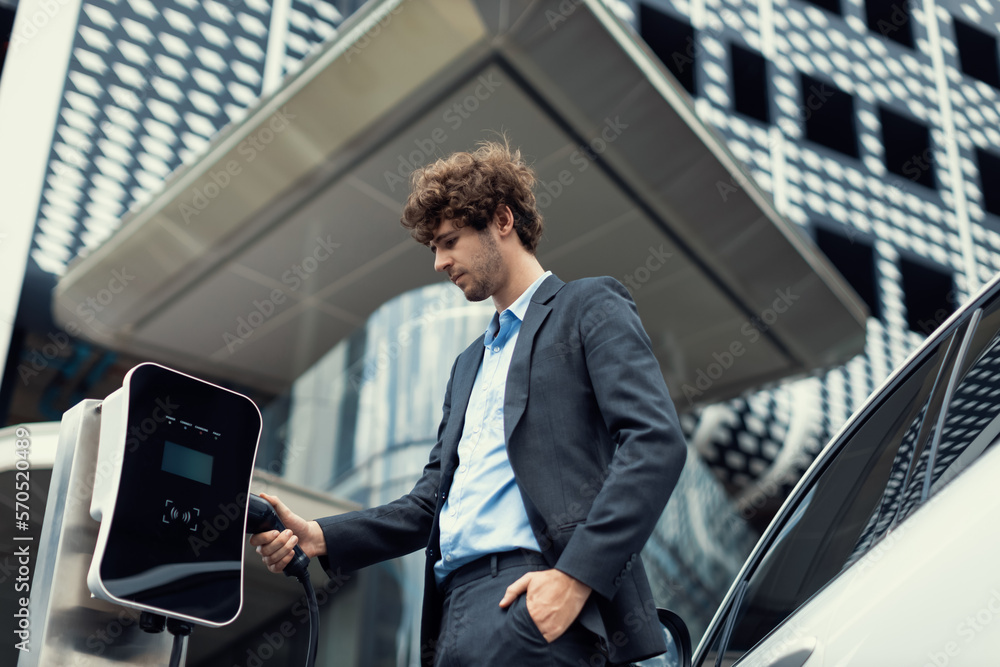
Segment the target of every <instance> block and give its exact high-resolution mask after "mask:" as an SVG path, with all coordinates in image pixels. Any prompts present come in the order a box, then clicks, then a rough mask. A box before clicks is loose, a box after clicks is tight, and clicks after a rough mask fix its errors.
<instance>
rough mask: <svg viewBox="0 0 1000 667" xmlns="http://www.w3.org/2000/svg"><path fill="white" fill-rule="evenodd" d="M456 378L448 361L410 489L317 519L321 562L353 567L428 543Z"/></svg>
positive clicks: (347, 569) (333, 567)
mask: <svg viewBox="0 0 1000 667" xmlns="http://www.w3.org/2000/svg"><path fill="white" fill-rule="evenodd" d="M457 363H458V362H457V360H456V362H455V364H456V365H457ZM454 379H455V365H452V368H451V377H450V378H449V379H448V388H447V390H446V391H445V397H444V411H443V412H444V414H443V416H442V418H441V424H440V426H438V434H437V443H436V444H435V445H434V448H433V449H431V453H430V459H429V460H428V462H427V465H425V466H424V470H423V473H422V474H421V476H420V479H419V480H417V483H416V485H415V486H414V487H413V489H412V490H411V491H410V492H409V493H408V494H406V495H405V496H403V497H402V498H399V499H398V500H394V501H393V502H391V503H388V504H386V505H381V506H379V507H372V508H370V509H364V510H359V511H355V512H346V513H344V514H337V515H335V516H329V517H324V518H322V519H317V522H318V523H319V525H320V528H322V529H323V536H324V538H325V539H326V556H323V557H321V558H320V563H321V564H322V566H323V568H324V569H325V570H326V571H327V572H335V571H337V570H338V569H339V570H341V571H344V572H353V571H354V570H359V569H361V568H363V567H367V566H369V565H373V564H375V563H379V562H381V561H384V560H389V559H391V558H397V557H399V556H405V555H406V554H408V553H411V552H413V551H416V550H417V549H421V548H424V547H426V546H427V542H428V540H429V537H430V533H431V527H432V525H433V522H434V513H435V511H436V507H437V494H438V486H439V483H440V479H441V437H442V434H443V433H444V429H445V426H446V425H447V423H448V416H449V414H450V413H451V386H452V382H453V381H454Z"/></svg>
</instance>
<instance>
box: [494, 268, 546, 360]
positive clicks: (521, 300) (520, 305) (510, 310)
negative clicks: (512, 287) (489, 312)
mask: <svg viewBox="0 0 1000 667" xmlns="http://www.w3.org/2000/svg"><path fill="white" fill-rule="evenodd" d="M551 275H552V272H551V271H546V272H545V273H543V274H542V275H540V276H539V277H538V279H537V280H535V282H533V283H531V285H529V286H528V289H526V290H524V292H523V293H522V294H521V296H519V297H517V299H515V300H514V303H512V304H510V306H508V307H507V309H506V310H504V311H503V312H502V313H493V319H492V320H490V325H489V326H488V327H486V337H485V338H484V339H483V345H485V346H486V347H489V346H490V345H493V343H494V341H495V339H496V337H497V335H498V334H499V333H500V323H501V321H506V320H507V319H508V318H510V317H512V316H513V317H516V318H517V321H518V322H523V321H524V315H525V313H527V312H528V305H529V304H530V303H531V297H533V296H534V295H535V292H537V291H538V288H539V287H540V286H541V284H542V282H543V281H544V280H545V279H546V278H548V277H549V276H551Z"/></svg>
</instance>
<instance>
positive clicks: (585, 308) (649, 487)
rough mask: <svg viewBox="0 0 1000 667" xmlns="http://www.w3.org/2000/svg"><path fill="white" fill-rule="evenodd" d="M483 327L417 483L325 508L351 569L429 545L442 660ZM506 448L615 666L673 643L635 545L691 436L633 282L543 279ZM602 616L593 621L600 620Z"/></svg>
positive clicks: (548, 542) (451, 386)
mask: <svg viewBox="0 0 1000 667" xmlns="http://www.w3.org/2000/svg"><path fill="white" fill-rule="evenodd" d="M482 355H483V338H482V337H480V338H479V339H477V340H476V341H475V342H474V343H472V345H470V346H469V347H468V349H466V350H465V352H463V353H462V354H461V355H460V356H459V357H458V359H457V360H456V361H455V365H454V366H453V367H452V371H451V378H450V380H449V381H448V389H447V392H446V394H445V399H444V417H443V418H442V420H441V425H440V427H439V428H438V439H437V444H436V445H435V446H434V448H433V449H432V450H431V454H430V460H429V462H428V463H427V466H426V467H425V468H424V471H423V475H422V476H421V478H420V480H419V481H418V482H417V484H416V486H414V488H413V490H412V491H411V492H410V493H409V494H407V495H406V496H403V497H402V498H400V499H399V500H396V501H394V502H392V503H389V504H387V505H383V506H381V507H375V508H371V509H367V510H362V511H359V512H350V513H347V514H342V515H338V516H334V517H328V518H325V519H320V520H319V523H320V526H321V527H322V528H323V531H324V535H325V536H326V540H327V549H328V556H327V559H326V560H327V561H328V562H324V566H331V565H332V568H333V569H334V570H336V569H338V568H339V569H341V570H342V571H353V570H356V569H359V568H362V567H365V566H367V565H371V564H373V563H377V562H379V561H382V560H386V559H389V558H394V557H397V556H402V555H405V554H407V553H410V552H412V551H416V550H417V549H421V548H422V549H425V550H426V554H427V567H426V578H425V582H424V607H423V622H422V633H421V634H422V644H421V646H422V648H423V650H422V653H423V654H424V662H425V663H427V664H430V663H431V662H432V661H433V654H434V650H433V648H434V645H435V642H436V639H437V634H438V630H439V626H440V613H441V600H440V596H439V593H438V590H437V585H436V583H435V580H434V573H433V567H434V563H435V562H436V561H437V560H438V559H439V557H440V547H439V537H440V534H439V530H438V521H437V517H438V513H439V512H440V511H441V507H442V505H443V504H444V499H445V497H446V495H447V493H448V490H449V489H450V488H451V482H452V479H453V476H454V472H455V468H456V467H457V465H458V442H459V440H460V439H461V436H462V429H463V425H464V419H465V410H466V406H467V405H468V401H469V396H470V394H471V392H472V385H473V382H474V381H475V378H476V372H477V370H478V368H479V365H480V362H481V360H482ZM504 432H505V434H506V436H507V453H508V456H509V458H510V464H511V467H512V468H513V470H514V477H515V479H516V481H517V485H518V488H519V489H520V491H521V497H522V498H523V500H524V505H525V508H526V509H527V512H528V519H529V521H530V522H531V527H532V530H533V531H534V533H535V536H536V537H537V539H538V543H539V545H540V546H541V548H542V553H543V554H544V556H545V559H546V561H547V562H548V563H549V564H550V565H552V566H553V567H556V568H558V569H560V570H562V571H563V572H565V573H567V574H569V575H571V576H573V577H575V578H576V579H578V580H580V581H582V582H583V583H585V584H587V585H588V586H590V587H591V588H592V589H593V593H592V594H591V599H590V601H589V602H588V607H587V608H585V614H584V617H585V619H587V620H588V622H587V623H586V625H587V626H588V627H590V628H591V629H596V630H598V631H599V632H600V633H601V634H602V635H603V636H604V637H605V639H606V640H607V646H608V651H609V653H610V656H611V659H612V661H613V662H615V663H624V662H628V661H631V660H639V659H642V658H644V657H648V656H650V655H655V654H657V653H661V652H663V651H664V650H665V648H666V647H665V645H664V642H663V634H662V631H661V629H660V626H659V621H658V620H657V617H656V610H655V604H654V603H653V599H652V594H651V592H650V588H649V582H648V581H647V578H646V574H645V570H644V569H643V566H642V560H641V558H639V552H640V551H641V550H642V547H643V545H644V544H645V542H646V540H647V539H648V538H649V535H650V533H652V531H653V527H654V525H655V524H656V521H657V519H659V517H660V514H661V513H662V511H663V507H664V505H665V504H666V502H667V499H668V498H669V497H670V493H671V491H672V490H673V488H674V486H675V484H676V483H677V479H678V477H679V475H680V472H681V469H682V467H683V466H684V461H685V457H686V446H685V444H684V438H683V435H682V434H681V430H680V427H679V424H678V420H677V414H676V412H675V410H674V406H673V403H672V401H671V400H670V397H669V395H668V394H667V388H666V384H665V383H664V381H663V376H662V374H661V371H660V367H659V364H658V363H657V361H656V359H655V357H654V356H653V353H652V350H651V348H650V343H649V337H648V336H647V335H646V333H645V331H644V330H643V328H642V324H641V322H640V320H639V316H638V314H637V313H636V309H635V304H634V303H633V301H632V299H631V297H630V296H629V294H628V292H627V291H626V290H625V288H624V287H623V286H622V285H621V284H620V283H618V282H617V281H616V280H614V279H612V278H587V279H584V280H578V281H574V282H571V283H568V284H567V283H563V281H561V280H559V279H558V278H556V277H555V276H550V277H549V278H547V279H546V280H545V281H544V282H543V283H542V284H541V285H540V286H539V288H538V290H537V291H536V292H535V294H534V296H533V297H532V299H531V304H530V305H529V306H528V310H527V312H526V313H525V317H524V321H523V323H522V324H521V331H520V334H519V335H518V339H517V344H516V346H515V348H514V354H513V358H512V359H511V364H510V370H509V373H508V376H507V387H506V391H505V396H504ZM597 618H599V619H600V620H597V621H596V623H597V625H598V626H600V625H601V622H603V626H604V627H603V628H600V627H597V628H595V627H593V626H594V623H595V620H596V619H597Z"/></svg>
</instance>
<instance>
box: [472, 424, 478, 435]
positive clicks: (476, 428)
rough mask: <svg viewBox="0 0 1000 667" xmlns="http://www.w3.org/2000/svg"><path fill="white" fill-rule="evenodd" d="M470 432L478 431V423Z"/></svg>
mask: <svg viewBox="0 0 1000 667" xmlns="http://www.w3.org/2000/svg"><path fill="white" fill-rule="evenodd" d="M472 432H473V433H479V425H478V424H477V425H476V426H473V427H472Z"/></svg>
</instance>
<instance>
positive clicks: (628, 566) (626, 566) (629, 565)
mask: <svg viewBox="0 0 1000 667" xmlns="http://www.w3.org/2000/svg"><path fill="white" fill-rule="evenodd" d="M631 569H632V561H629V562H627V563H625V571H626V572H628V571H629V570H631Z"/></svg>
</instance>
